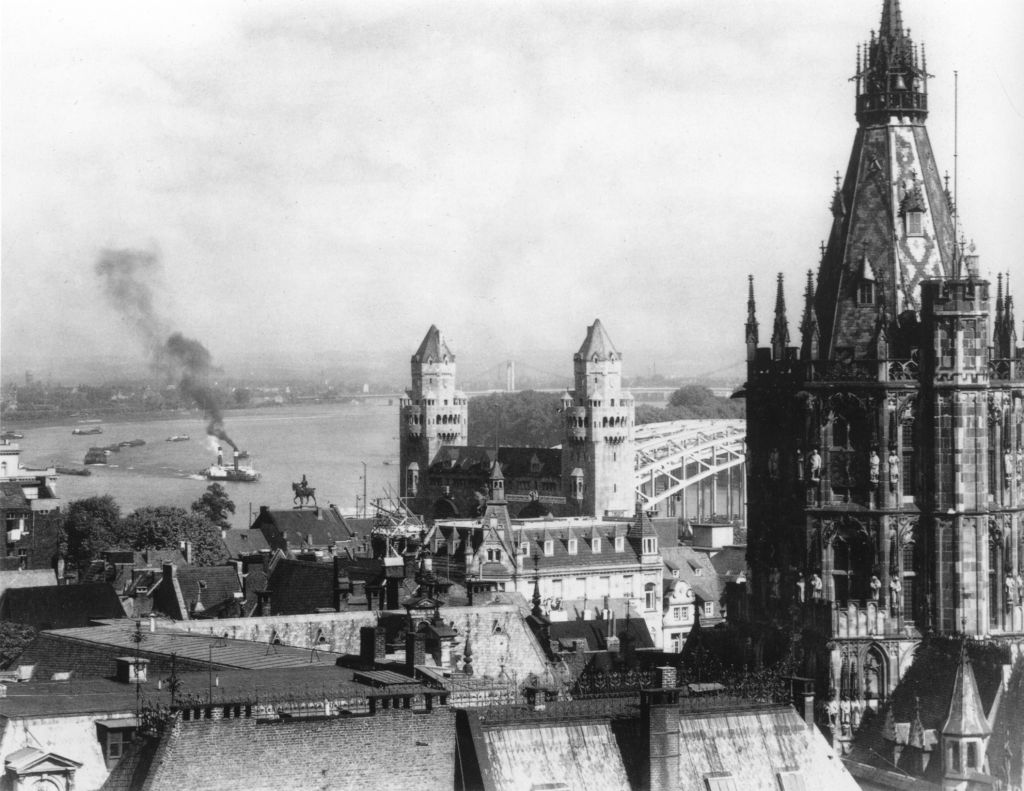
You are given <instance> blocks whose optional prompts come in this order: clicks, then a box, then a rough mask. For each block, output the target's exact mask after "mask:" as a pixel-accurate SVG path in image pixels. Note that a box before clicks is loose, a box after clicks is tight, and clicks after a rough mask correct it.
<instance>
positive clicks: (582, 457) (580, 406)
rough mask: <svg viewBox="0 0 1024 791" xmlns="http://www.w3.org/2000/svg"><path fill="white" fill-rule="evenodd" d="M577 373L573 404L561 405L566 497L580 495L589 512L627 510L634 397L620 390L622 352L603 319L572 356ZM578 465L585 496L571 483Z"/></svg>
mask: <svg viewBox="0 0 1024 791" xmlns="http://www.w3.org/2000/svg"><path fill="white" fill-rule="evenodd" d="M573 373H574V378H575V383H576V389H575V392H574V393H573V394H572V401H571V404H572V405H571V406H567V405H565V404H563V415H564V419H565V443H564V444H563V448H562V480H563V484H564V485H565V486H566V488H567V491H566V496H567V497H569V498H571V499H574V500H579V501H580V502H581V506H580V507H581V509H582V512H583V513H585V514H589V515H595V516H603V515H604V514H605V513H606V512H613V513H622V512H625V513H627V514H628V513H629V512H630V511H631V509H632V505H633V502H632V494H631V491H632V486H631V481H632V469H633V467H632V464H633V460H632V440H633V421H634V403H633V396H632V395H630V393H629V392H628V391H626V390H623V389H622V356H621V355H620V354H619V352H618V351H617V350H616V349H615V346H614V345H613V344H612V342H611V338H609V337H608V333H607V332H605V329H604V327H603V326H602V325H601V322H600V321H599V320H595V321H594V323H593V324H592V325H591V326H590V327H588V328H587V337H586V338H585V339H584V341H583V344H582V345H581V346H580V349H579V351H578V352H576V354H575V355H573ZM574 470H582V471H583V474H584V480H583V491H582V497H580V496H579V495H580V491H579V489H578V487H577V484H575V483H574V482H573V481H574V479H573V471H574Z"/></svg>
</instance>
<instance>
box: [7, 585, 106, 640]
mask: <svg viewBox="0 0 1024 791" xmlns="http://www.w3.org/2000/svg"><path fill="white" fill-rule="evenodd" d="M123 617H124V608H123V607H122V606H121V602H120V600H119V599H118V598H117V593H116V592H115V591H114V589H113V588H112V587H111V586H110V585H108V584H106V583H105V582H96V583H85V584H82V585H46V586H45V587H39V588H10V589H8V590H6V591H4V594H3V598H2V599H0V620H4V621H13V622H14V623H22V624H27V625H29V626H32V627H34V628H35V629H39V630H42V629H65V628H68V627H75V626H87V625H88V624H89V622H90V620H92V619H95V618H123Z"/></svg>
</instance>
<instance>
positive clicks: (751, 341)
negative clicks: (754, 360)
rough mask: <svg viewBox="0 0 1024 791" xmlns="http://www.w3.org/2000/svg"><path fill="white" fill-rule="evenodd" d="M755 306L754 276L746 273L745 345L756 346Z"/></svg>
mask: <svg viewBox="0 0 1024 791" xmlns="http://www.w3.org/2000/svg"><path fill="white" fill-rule="evenodd" d="M756 313H757V306H756V305H755V303H754V276H753V275H747V325H746V330H747V345H748V346H753V347H756V346H757V343H758V340H757V315H756Z"/></svg>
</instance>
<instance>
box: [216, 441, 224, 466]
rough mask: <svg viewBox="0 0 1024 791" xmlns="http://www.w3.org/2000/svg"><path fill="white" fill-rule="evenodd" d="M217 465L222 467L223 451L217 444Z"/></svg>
mask: <svg viewBox="0 0 1024 791" xmlns="http://www.w3.org/2000/svg"><path fill="white" fill-rule="evenodd" d="M217 466H218V467H223V466H224V451H223V449H222V448H221V446H220V445H218V446H217Z"/></svg>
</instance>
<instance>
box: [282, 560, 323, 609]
mask: <svg viewBox="0 0 1024 791" xmlns="http://www.w3.org/2000/svg"><path fill="white" fill-rule="evenodd" d="M266 589H267V590H269V591H270V607H271V612H272V613H274V614H275V615H298V614H300V613H311V612H316V611H317V610H318V609H323V608H327V609H332V610H333V609H334V608H335V606H336V601H335V593H334V564H333V563H310V562H307V561H302V560H279V561H278V562H277V563H276V564H274V569H273V571H272V572H271V573H270V579H269V580H268V581H267V586H266Z"/></svg>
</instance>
